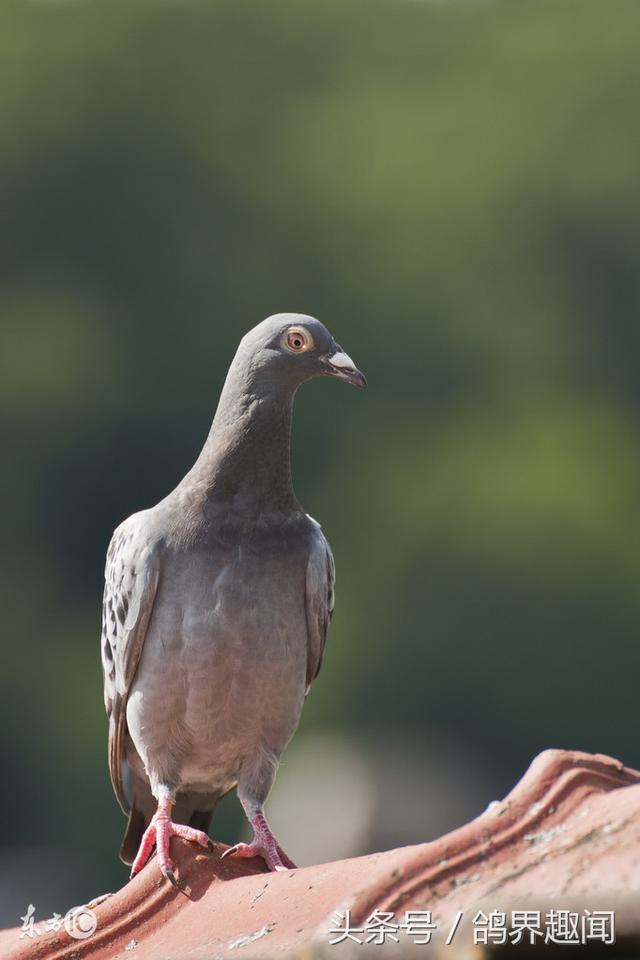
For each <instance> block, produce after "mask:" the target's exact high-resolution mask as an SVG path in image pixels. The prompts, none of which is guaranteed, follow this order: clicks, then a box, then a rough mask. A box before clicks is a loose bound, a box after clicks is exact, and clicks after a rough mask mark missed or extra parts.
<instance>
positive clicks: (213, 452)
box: [192, 371, 298, 515]
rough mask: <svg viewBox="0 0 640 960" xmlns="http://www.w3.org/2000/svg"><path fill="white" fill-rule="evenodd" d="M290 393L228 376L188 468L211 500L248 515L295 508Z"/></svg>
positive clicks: (282, 388) (291, 395) (282, 387)
mask: <svg viewBox="0 0 640 960" xmlns="http://www.w3.org/2000/svg"><path fill="white" fill-rule="evenodd" d="M230 374H232V371H230ZM293 394H294V390H293V389H292V388H291V387H290V386H289V385H273V384H268V385H266V386H265V385H264V384H260V385H257V384H253V385H249V386H247V384H246V381H243V378H241V377H234V376H232V375H230V376H229V377H228V378H227V381H226V383H225V386H224V389H223V391H222V395H221V397H220V402H219V403H218V409H217V410H216V414H215V417H214V419H213V424H212V425H211V430H210V432H209V436H208V437H207V440H206V443H205V445H204V447H203V449H202V453H201V454H200V457H199V458H198V460H197V462H196V464H195V465H194V468H193V471H192V476H193V474H195V477H194V479H196V480H197V481H200V483H201V484H202V488H203V489H204V491H205V495H206V499H207V501H208V502H209V503H211V504H224V505H225V507H228V506H229V505H231V506H232V507H237V509H238V510H240V511H241V512H243V513H244V514H247V515H248V514H251V513H253V512H256V513H259V512H263V511H265V510H287V509H292V508H295V507H297V506H298V502H297V500H296V497H295V494H294V492H293V485H292V482H291V459H290V446H291V417H292V410H293Z"/></svg>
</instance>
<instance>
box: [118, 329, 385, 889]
mask: <svg viewBox="0 0 640 960" xmlns="http://www.w3.org/2000/svg"><path fill="white" fill-rule="evenodd" d="M315 376H332V377H337V378H338V379H340V380H345V381H346V382H347V383H350V384H353V385H354V386H357V387H364V386H366V380H365V377H364V375H363V374H362V373H361V372H360V371H359V370H358V369H357V367H356V366H355V364H354V363H353V361H352V360H351V358H350V357H349V356H348V355H347V354H346V353H345V352H344V350H343V349H342V348H341V347H340V346H339V345H338V344H337V343H336V341H335V340H334V338H333V337H332V335H331V334H330V333H329V331H328V330H327V328H326V327H325V326H324V325H323V324H322V323H320V321H318V320H316V319H315V318H314V317H310V316H307V315H304V314H296V313H281V314H276V315H274V316H271V317H268V318H267V319H266V320H264V321H262V323H259V324H258V325H257V326H256V327H254V328H253V329H252V330H250V331H249V332H248V333H247V334H246V335H245V336H244V337H243V339H242V340H241V341H240V345H239V347H238V350H237V352H236V354H235V357H234V359H233V361H232V363H231V366H230V368H229V371H228V373H227V377H226V380H225V383H224V386H223V389H222V393H221V395H220V400H219V403H218V407H217V410H216V413H215V416H214V419H213V424H212V426H211V430H210V432H209V435H208V437H207V440H206V442H205V444H204V447H203V449H202V451H201V453H200V455H199V457H198V459H197V460H196V462H195V464H194V465H193V467H192V468H191V469H190V470H189V472H188V473H187V474H186V476H185V477H184V479H183V480H182V481H181V482H180V483H179V484H178V486H177V487H176V488H175V489H174V490H173V491H172V492H171V493H169V495H168V496H167V497H165V499H164V500H161V501H160V502H159V503H158V504H156V506H154V507H151V508H150V509H147V510H142V511H141V512H139V513H135V514H133V515H132V516H130V517H128V519H126V520H124V522H123V523H121V524H120V526H119V527H117V529H116V530H115V532H114V534H113V537H112V539H111V543H110V545H109V549H108V553H107V560H106V568H105V588H104V601H103V617H102V636H101V653H102V665H103V672H104V700H105V707H106V711H107V716H108V720H109V771H110V774H111V781H112V784H113V788H114V791H115V794H116V797H117V799H118V801H119V803H120V806H121V807H122V809H123V812H124V813H125V814H127V815H128V818H129V819H128V824H127V828H126V832H125V836H124V840H123V842H122V847H121V850H120V856H121V858H122V860H123V861H124V862H125V863H127V864H131V865H132V868H131V875H132V876H134V875H135V874H137V873H138V872H139V871H140V870H141V869H142V867H143V866H144V864H145V863H146V862H147V860H148V859H149V857H150V856H151V854H152V851H153V849H154V847H155V849H156V853H157V860H158V864H159V867H160V869H161V871H162V873H163V875H164V876H165V877H166V878H167V879H168V880H169V881H170V882H171V883H173V884H174V885H176V886H179V881H178V880H177V878H176V873H175V867H174V864H173V862H172V860H171V856H170V840H171V837H173V836H178V837H182V838H184V839H186V840H188V841H192V842H193V843H194V844H196V845H199V846H200V847H208V848H209V849H212V845H211V841H210V840H209V837H208V834H207V830H208V828H209V825H210V822H211V817H212V815H213V812H214V809H215V806H216V803H217V801H218V800H219V799H220V798H221V797H222V796H224V795H225V794H227V793H228V792H229V791H231V790H233V789H234V788H235V789H236V790H237V795H238V798H239V800H240V803H241V804H242V807H243V809H244V811H245V814H246V816H247V819H248V821H249V823H250V825H251V827H252V829H253V837H252V840H251V842H250V843H237V844H235V846H233V847H230V848H228V849H227V850H226V851H225V855H230V856H232V857H238V858H242V857H255V856H260V857H262V858H263V859H264V861H265V863H266V865H267V867H268V868H269V869H270V870H286V869H292V868H294V867H295V865H294V863H293V861H292V860H290V859H289V857H288V856H287V855H286V854H285V852H284V851H283V849H282V847H281V846H280V845H279V843H278V842H277V840H276V839H275V837H274V835H273V833H272V831H271V829H270V827H269V825H268V823H267V820H266V818H265V814H264V804H265V800H266V798H267V795H268V793H269V790H270V788H271V786H272V784H273V781H274V778H275V775H276V771H277V768H278V765H279V762H280V758H281V756H282V753H283V751H284V750H285V748H286V746H287V744H288V743H289V741H290V740H291V737H292V736H293V734H294V733H295V730H296V728H297V726H298V722H299V720H300V714H301V711H302V706H303V703H304V699H305V696H306V694H307V693H308V691H309V687H310V685H311V683H312V681H313V680H314V679H315V678H316V677H317V675H318V672H319V670H320V666H321V663H322V658H323V652H324V648H325V643H326V640H327V632H328V629H329V621H330V619H331V615H332V612H333V605H334V586H335V567H334V561H333V556H332V553H331V549H330V547H329V544H328V543H327V541H326V539H325V537H324V535H323V533H322V531H321V528H320V525H319V524H318V523H317V522H316V521H315V520H313V519H312V518H311V517H310V516H308V515H307V514H306V513H305V511H304V510H303V508H302V507H301V505H300V503H299V502H298V500H297V499H296V496H295V493H294V491H293V486H292V480H291V465H290V434H291V417H292V407H293V398H294V395H295V393H296V390H297V388H298V387H299V386H300V385H301V384H302V383H304V382H305V381H306V380H309V379H311V378H312V377H315Z"/></svg>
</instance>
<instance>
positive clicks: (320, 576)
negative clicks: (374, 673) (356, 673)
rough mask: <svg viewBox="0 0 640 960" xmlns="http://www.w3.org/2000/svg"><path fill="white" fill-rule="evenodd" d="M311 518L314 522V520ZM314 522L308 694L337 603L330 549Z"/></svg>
mask: <svg viewBox="0 0 640 960" xmlns="http://www.w3.org/2000/svg"><path fill="white" fill-rule="evenodd" d="M309 519H312V518H311V517H310V518H309ZM312 522H313V533H312V538H311V551H310V554H309V561H308V563H307V577H306V592H305V609H306V614H307V692H308V691H309V687H310V686H311V683H312V682H313V681H314V680H315V678H316V677H317V676H318V674H319V672H320V667H321V666H322V656H323V653H324V648H325V644H326V642H327V635H328V633H329V623H330V621H331V615H332V614H333V606H334V602H335V583H336V568H335V564H334V561H333V554H332V553H331V547H330V546H329V544H328V543H327V540H326V538H325V536H324V534H323V533H322V530H321V529H320V524H318V523H316V521H315V520H313V521H312Z"/></svg>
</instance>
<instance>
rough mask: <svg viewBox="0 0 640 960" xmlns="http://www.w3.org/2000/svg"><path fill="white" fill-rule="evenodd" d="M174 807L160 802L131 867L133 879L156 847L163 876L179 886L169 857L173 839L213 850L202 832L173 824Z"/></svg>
mask: <svg viewBox="0 0 640 960" xmlns="http://www.w3.org/2000/svg"><path fill="white" fill-rule="evenodd" d="M172 806H173V804H172V802H171V800H160V802H159V803H158V810H157V813H156V814H155V815H154V817H153V819H152V821H151V823H150V824H149V826H148V827H147V829H146V830H145V832H144V834H143V836H142V840H141V841H140V849H139V850H138V853H137V856H136V858H135V860H134V861H133V865H132V867H131V876H132V877H135V875H136V873H139V872H140V871H141V870H142V868H143V867H144V865H145V863H146V862H147V860H148V859H149V857H150V855H151V851H152V850H153V848H154V846H155V848H156V850H157V853H158V864H159V866H160V870H161V871H162V874H163V876H165V877H166V878H167V880H169V881H170V883H172V884H173V885H174V887H177V886H179V883H178V881H177V879H176V875H175V872H174V871H175V867H174V865H173V861H172V860H171V857H170V856H169V843H170V841H171V837H182V838H183V839H184V840H191V841H192V842H193V843H198V844H199V845H200V846H201V847H206V848H207V849H209V850H213V844H212V843H211V840H210V839H209V837H208V836H207V834H206V833H203V831H202V830H194V828H193V827H187V826H186V825H185V824H183V823H174V822H173V820H172V819H171V807H172Z"/></svg>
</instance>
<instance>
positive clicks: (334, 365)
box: [324, 350, 367, 387]
mask: <svg viewBox="0 0 640 960" xmlns="http://www.w3.org/2000/svg"><path fill="white" fill-rule="evenodd" d="M324 362H325V364H326V366H327V367H328V370H327V374H328V375H329V376H331V377H338V378H339V379H340V380H346V381H347V383H352V384H353V386H354V387H366V385H367V380H366V377H365V375H364V373H360V371H359V370H358V368H357V367H356V365H355V363H354V362H353V360H352V359H351V357H350V356H349V355H348V354H346V353H345V352H344V350H338V352H337V353H334V354H333V355H332V356H330V357H325V359H324Z"/></svg>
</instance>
